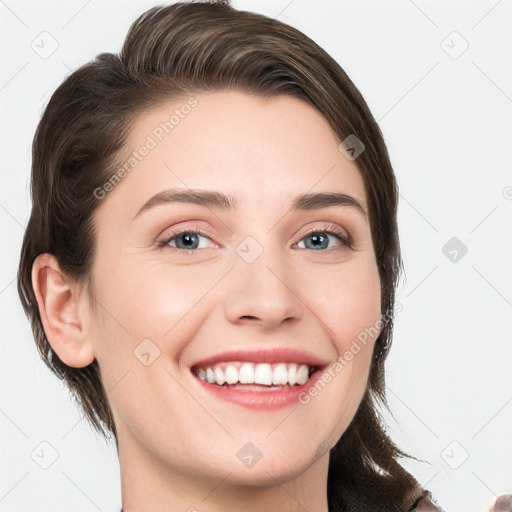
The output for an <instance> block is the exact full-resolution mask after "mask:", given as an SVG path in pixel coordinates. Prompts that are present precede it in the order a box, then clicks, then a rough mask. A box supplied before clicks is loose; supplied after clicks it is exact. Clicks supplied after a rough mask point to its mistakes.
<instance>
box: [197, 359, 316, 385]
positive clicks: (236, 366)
mask: <svg viewBox="0 0 512 512" xmlns="http://www.w3.org/2000/svg"><path fill="white" fill-rule="evenodd" d="M318 370H320V368H319V367H317V366H311V365H308V364H298V363H288V362H279V363H252V362H248V361H229V362H222V363H217V364H212V365H209V366H195V367H193V368H192V373H193V374H194V375H195V376H196V377H198V378H199V379H201V380H202V381H204V382H207V383H209V384H214V385H217V386H222V387H229V388H237V389H246V390H248V391H249V390H253V391H258V390H260V391H261V390H271V389H276V390H278V389H283V388H292V387H298V386H302V385H304V384H305V383H306V382H307V381H308V380H309V379H310V377H311V376H312V375H313V374H314V373H315V372H316V371H318Z"/></svg>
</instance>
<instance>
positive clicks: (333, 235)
mask: <svg viewBox="0 0 512 512" xmlns="http://www.w3.org/2000/svg"><path fill="white" fill-rule="evenodd" d="M332 239H337V240H338V241H339V242H341V246H342V247H348V248H351V247H352V244H351V243H350V240H349V238H348V236H347V234H346V233H345V232H343V231H342V230H341V229H340V228H338V227H337V226H336V225H334V224H330V225H328V226H324V227H323V228H320V229H319V228H313V229H311V230H310V231H309V232H308V233H307V234H306V236H304V237H303V238H302V239H301V240H300V241H299V242H298V243H297V244H295V246H296V247H298V248H299V249H311V250H314V251H317V250H321V249H328V248H329V247H328V246H329V241H330V240H332ZM303 240H305V241H307V240H310V243H304V242H303ZM301 244H302V246H301ZM331 249H336V247H332V248H331Z"/></svg>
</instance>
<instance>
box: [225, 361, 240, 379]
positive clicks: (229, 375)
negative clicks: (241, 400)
mask: <svg viewBox="0 0 512 512" xmlns="http://www.w3.org/2000/svg"><path fill="white" fill-rule="evenodd" d="M225 377H226V382H227V383H228V384H234V383H235V382H238V370H237V369H236V368H235V367H234V366H231V365H229V366H228V367H227V368H226V374H225Z"/></svg>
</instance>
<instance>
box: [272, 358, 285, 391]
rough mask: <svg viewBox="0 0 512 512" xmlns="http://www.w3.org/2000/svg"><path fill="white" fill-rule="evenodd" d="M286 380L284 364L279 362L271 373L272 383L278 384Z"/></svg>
mask: <svg viewBox="0 0 512 512" xmlns="http://www.w3.org/2000/svg"><path fill="white" fill-rule="evenodd" d="M287 382H288V372H287V371H286V364H285V363H279V364H278V365H277V366H276V367H275V368H274V371H273V373H272V384H274V386H276V385H277V386H279V385H281V384H286V383H287Z"/></svg>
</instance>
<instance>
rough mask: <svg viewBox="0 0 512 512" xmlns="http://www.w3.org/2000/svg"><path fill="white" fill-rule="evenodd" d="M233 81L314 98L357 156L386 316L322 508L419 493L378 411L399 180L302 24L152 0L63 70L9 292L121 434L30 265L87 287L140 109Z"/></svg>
mask: <svg viewBox="0 0 512 512" xmlns="http://www.w3.org/2000/svg"><path fill="white" fill-rule="evenodd" d="M227 89H231V90H238V91H242V92H245V93H247V94H252V95H256V96H260V97H270V96H276V95H280V94H290V95H293V96H297V97H300V98H302V99H303V100H305V101H307V102H309V103H310V104H311V105H313V106H314V107H315V108H316V109H317V110H318V111H319V112H320V113H321V114H323V116H324V117H325V118H326V120H327V121H328V122H329V124H330V126H331V127H332V129H333V131H334V133H335V134H336V135H337V137H338V138H339V140H340V141H343V140H344V139H345V138H346V137H347V136H349V135H351V134H355V135H356V136H357V138H358V139H360V140H361V141H362V142H363V144H364V146H365V150H364V151H363V152H362V153H361V154H360V156H359V157H358V158H357V161H356V163H357V165H358V168H359V170H360V172H361V176H362V178H363V180H364V184H365V189H366V194H367V198H368V209H369V218H370V224H371V232H372V238H373V243H374V249H375V254H376V259H377V264H378V270H379V275H380V280H381V288H382V305H381V311H382V314H383V315H384V318H385V321H384V324H383V328H382V331H381V334H380V335H379V337H378V339H377V341H376V345H375V348H374V352H373V359H372V363H371V368H370V375H369V379H368V386H367V389H366V393H365V395H364V397H363V400H362V402H361V404H360V406H359V408H358V411H357V413H356V415H355V417H354V419H353V421H352V422H351V424H350V426H349V427H348V429H347V430H346V431H345V433H344V434H343V435H342V437H341V438H340V440H339V441H338V443H337V444H336V446H335V447H334V448H333V449H332V450H331V453H330V462H329V477H328V498H329V506H330V508H331V509H336V508H338V507H339V508H341V510H346V511H356V510H357V511H361V510H365V511H366V512H371V511H382V510H386V511H387V510H389V511H391V510H393V511H405V510H409V508H410V507H411V506H412V504H413V503H414V502H415V501H416V500H417V499H418V497H419V496H420V495H422V494H423V490H422V489H421V486H420V485H419V484H418V482H417V481H416V480H415V479H414V477H413V476H412V475H410V474H409V473H408V472H407V471H405V470H404V468H403V467H402V466H401V465H400V464H399V463H398V458H399V457H404V456H407V457H410V456H408V455H407V454H405V453H404V452H402V451H401V450H399V449H398V447H397V446H396V445H395V444H394V443H393V442H392V440H391V439H390V438H389V437H388V435H387V434H386V431H385V427H384V424H383V422H382V420H381V418H380V416H379V413H378V402H380V403H382V404H384V405H385V406H386V407H387V403H386V397H385V385H384V361H385V359H386V356H387V354H388V351H389V348H390V343H391V338H392V329H393V308H394V302H395V287H396V286H397V284H398V280H399V276H400V272H401V269H402V262H401V257H400V248H399V240H398V232H397V221H396V213H397V211H396V210H397V202H398V189H397V185H396V181H395V176H394V173H393V169H392V167H391V163H390V160H389V156H388V152H387V149H386V146H385V143H384V140H383V137H382V133H381V131H380V128H379V127H378V125H377V123H376V121H375V120H374V118H373V116H372V114H371V112H370V110H369V108H368V106H367V105H366V103H365V101H364V99H363V97H362V96H361V94H360V92H359V91H358V89H357V88H356V87H355V86H354V84H353V83H352V82H351V80H350V79H349V77H348V76H347V75H346V73H345V72H344V71H343V69H342V68H341V67H340V66H339V65H338V64H337V63H336V62H335V61H334V60H333V59H332V58H331V57H330V56H329V55H328V54H327V53H326V52H325V51H324V50H323V49H322V48H320V47H319V46H318V45H317V44H316V43H315V42H313V41H312V40H311V39H309V38H308V37H307V36H305V35H304V34H303V33H301V32H300V31H298V30H296V29H294V28H292V27H290V26H288V25H286V24H284V23H281V22H279V21H277V20H275V19H271V18H268V17H266V16H262V15H259V14H255V13H250V12H245V11H238V10H235V9H234V8H232V7H231V6H229V5H228V2H226V1H218V2H193V3H189V2H180V3H175V4H173V5H170V6H166V7H154V8H152V9H150V10H148V11H147V12H145V13H144V14H142V15H141V16H140V17H139V18H138V19H137V20H136V21H135V22H134V23H133V25H132V26H131V28H130V30H129V32H128V34H127V37H126V40H125V43H124V46H123V48H122V51H121V52H120V54H119V55H114V54H110V53H103V54H100V55H98V56H97V57H96V58H95V59H94V60H93V61H92V62H90V63H88V64H86V65H84V66H82V67H81V68H80V69H78V70H77V71H75V72H74V73H72V74H71V75H70V76H68V77H67V78H66V80H65V81H64V82H63V83H62V84H61V85H60V86H59V87H58V89H57V90H56V91H55V93H54V94H53V96H52V98H51V99H50V101H49V103H48V105H47V107H46V109H45V111H44V114H43V116H42V118H41V121H40V123H39V125H38V127H37V131H36V133H35V137H34V142H33V152H32V182H31V192H32V201H33V206H32V212H31V216H30V219H29V222H28V225H27V229H26V231H25V235H24V239H23V245H22V251H21V259H20V265H19V272H18V291H19V295H20V298H21V302H22V304H23V307H24V310H25V312H26V314H27V316H28V318H29V319H30V323H31V326H32V329H33V332H34V337H35V341H36V344H37V348H38V350H39V353H40V354H41V357H42V359H43V360H44V362H45V363H46V364H47V365H48V367H49V368H50V369H51V370H52V371H53V372H54V373H55V375H57V377H59V378H60V379H63V380H64V381H65V382H66V384H67V386H68V387H69V389H70V391H71V392H72V395H73V396H74V398H75V399H76V401H77V403H78V404H79V406H80V407H81V408H82V409H83V411H84V413H85V415H86V417H87V418H88V420H89V421H90V422H91V424H92V425H93V426H94V427H95V428H96V429H97V430H98V431H99V432H100V433H101V434H103V435H108V433H109V432H110V433H112V434H113V435H114V438H115V439H116V442H117V433H116V429H115V425H114V422H113V418H112V414H111V411H110V408H109V405H108V402H107V396H106V392H105V390H104V388H103V385H102V381H101V376H100V373H99V370H98V365H97V362H96V361H94V362H93V363H92V364H90V365H88V366H87V367H84V368H74V367H69V366H67V365H66V364H64V363H63V362H62V361H61V360H60V359H59V357H58V356H57V354H56V353H55V352H54V351H53V349H52V347H51V346H50V344H49V343H48V340H47V338H46V335H45V332H44V329H43V327H42V324H41V318H40V315H39V310H38V306H37V302H36V299H35V295H34V291H33V288H32V284H31V268H32V264H33V262H34V259H35V258H36V257H37V256H38V255H39V254H41V253H45V252H47V253H50V254H53V255H54V256H55V257H56V258H57V260H58V262H59V264H60V267H61V269H62V271H63V272H64V273H66V274H67V275H68V276H70V277H71V278H73V279H75V280H76V282H78V283H80V284H82V285H83V286H85V287H87V286H88V285H90V283H91V266H92V261H93V258H94V248H95V227H94V213H95V211H96V209H97V208H98V206H99V204H100V200H101V199H100V198H98V197H96V195H95V194H94V191H95V190H96V189H98V188H101V187H102V185H103V184H104V183H105V182H107V181H108V180H109V179H111V178H112V176H113V175H114V174H115V171H116V170H117V169H118V166H119V163H120V162H121V161H122V158H121V156H122V153H123V150H124V149H125V147H124V144H125V142H126V137H127V135H128V133H129V131H130V128H131V127H132V126H133V123H134V121H135V120H136V119H137V116H138V115H139V114H140V113H141V112H144V111H145V110H147V109H149V108H151V107H153V106H156V105H158V104H159V102H162V101H164V100H166V101H168V100H169V99H172V98H174V97H177V96H179V95H183V94H193V93H200V92H215V91H220V90H227Z"/></svg>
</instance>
